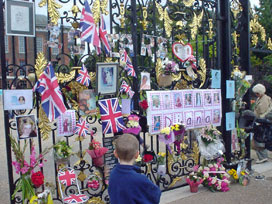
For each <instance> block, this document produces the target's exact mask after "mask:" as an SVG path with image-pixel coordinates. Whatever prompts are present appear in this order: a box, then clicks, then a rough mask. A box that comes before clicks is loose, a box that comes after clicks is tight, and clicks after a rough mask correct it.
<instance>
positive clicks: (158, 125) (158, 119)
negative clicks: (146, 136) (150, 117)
mask: <svg viewBox="0 0 272 204" xmlns="http://www.w3.org/2000/svg"><path fill="white" fill-rule="evenodd" d="M160 129H161V116H154V131H159V130H160Z"/></svg>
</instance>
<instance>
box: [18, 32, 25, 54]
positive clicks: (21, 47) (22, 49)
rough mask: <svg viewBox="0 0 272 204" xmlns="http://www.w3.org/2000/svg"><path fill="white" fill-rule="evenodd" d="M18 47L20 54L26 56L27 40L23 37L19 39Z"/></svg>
mask: <svg viewBox="0 0 272 204" xmlns="http://www.w3.org/2000/svg"><path fill="white" fill-rule="evenodd" d="M18 47H19V53H22V54H24V53H25V39H24V37H22V36H19V37H18Z"/></svg>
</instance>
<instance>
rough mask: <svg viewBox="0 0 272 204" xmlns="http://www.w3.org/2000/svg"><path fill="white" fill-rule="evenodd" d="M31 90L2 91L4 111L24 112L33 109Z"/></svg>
mask: <svg viewBox="0 0 272 204" xmlns="http://www.w3.org/2000/svg"><path fill="white" fill-rule="evenodd" d="M32 97H33V92H32V90H31V89H21V90H4V110H25V109H32V108H33V98H32Z"/></svg>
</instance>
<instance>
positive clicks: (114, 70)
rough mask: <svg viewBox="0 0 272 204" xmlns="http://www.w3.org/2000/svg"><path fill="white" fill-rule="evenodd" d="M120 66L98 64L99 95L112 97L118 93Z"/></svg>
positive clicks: (115, 64)
mask: <svg viewBox="0 0 272 204" xmlns="http://www.w3.org/2000/svg"><path fill="white" fill-rule="evenodd" d="M118 65H119V64H118V63H97V67H96V92H97V94H101V95H111V94H115V93H116V92H117V77H118Z"/></svg>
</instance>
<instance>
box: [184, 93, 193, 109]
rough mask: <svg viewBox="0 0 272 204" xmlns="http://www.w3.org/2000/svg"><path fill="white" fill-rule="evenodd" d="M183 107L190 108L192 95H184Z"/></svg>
mask: <svg viewBox="0 0 272 204" xmlns="http://www.w3.org/2000/svg"><path fill="white" fill-rule="evenodd" d="M184 105H185V106H192V105H193V104H192V94H191V93H186V94H185V103H184Z"/></svg>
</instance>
